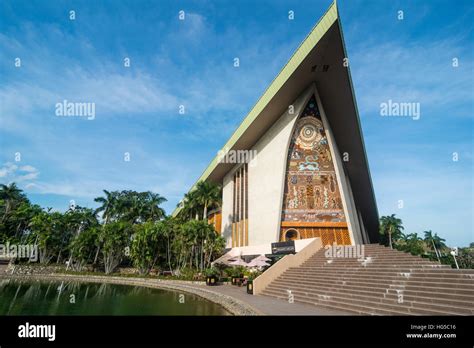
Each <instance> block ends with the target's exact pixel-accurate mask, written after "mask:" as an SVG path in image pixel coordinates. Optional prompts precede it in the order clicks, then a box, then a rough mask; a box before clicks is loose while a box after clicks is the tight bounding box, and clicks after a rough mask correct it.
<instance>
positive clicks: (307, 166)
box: [282, 96, 346, 222]
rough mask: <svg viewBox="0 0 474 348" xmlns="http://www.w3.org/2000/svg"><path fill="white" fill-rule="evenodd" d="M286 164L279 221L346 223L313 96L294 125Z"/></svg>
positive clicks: (327, 146)
mask: <svg viewBox="0 0 474 348" xmlns="http://www.w3.org/2000/svg"><path fill="white" fill-rule="evenodd" d="M287 163H288V164H287V171H286V183H285V193H284V200H283V213H282V221H300V222H325V221H331V222H341V221H346V220H345V217H344V211H343V206H342V200H341V196H340V194H339V188H338V184H337V180H336V173H335V171H334V164H333V161H332V157H331V152H330V150H329V145H328V142H327V139H326V134H325V131H324V126H323V123H322V121H321V116H320V114H319V110H318V106H317V104H316V99H315V98H314V96H313V97H312V98H311V99H310V100H309V102H308V104H307V105H306V108H305V109H304V111H303V114H302V115H301V117H300V118H299V120H298V121H297V123H296V127H295V131H294V133H293V135H292V138H291V142H290V148H289V150H288V160H287Z"/></svg>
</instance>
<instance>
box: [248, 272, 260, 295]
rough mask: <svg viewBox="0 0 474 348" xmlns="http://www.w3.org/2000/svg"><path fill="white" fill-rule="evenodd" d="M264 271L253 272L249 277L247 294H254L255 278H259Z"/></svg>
mask: <svg viewBox="0 0 474 348" xmlns="http://www.w3.org/2000/svg"><path fill="white" fill-rule="evenodd" d="M260 274H262V272H252V273H250V274H249V275H248V278H247V294H250V295H253V280H254V279H255V278H257V277H258V276H259V275H260Z"/></svg>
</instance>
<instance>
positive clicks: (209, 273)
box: [204, 267, 221, 277]
mask: <svg viewBox="0 0 474 348" xmlns="http://www.w3.org/2000/svg"><path fill="white" fill-rule="evenodd" d="M204 274H205V275H206V277H212V276H215V277H219V276H220V275H221V272H220V271H219V269H217V268H215V267H211V268H207V269H206V270H205V271H204Z"/></svg>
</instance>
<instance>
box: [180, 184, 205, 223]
mask: <svg viewBox="0 0 474 348" xmlns="http://www.w3.org/2000/svg"><path fill="white" fill-rule="evenodd" d="M197 198H198V197H197V194H196V191H191V192H188V193H186V194H185V195H184V199H183V201H182V203H180V204H178V205H181V207H182V209H181V211H180V214H179V215H180V217H181V218H182V219H183V220H187V219H188V216H189V220H191V219H192V218H193V215H195V219H196V220H198V218H199V213H198V210H199V208H200V206H199V202H198V199H197Z"/></svg>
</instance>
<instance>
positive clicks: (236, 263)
mask: <svg viewBox="0 0 474 348" xmlns="http://www.w3.org/2000/svg"><path fill="white" fill-rule="evenodd" d="M229 265H232V266H245V267H248V265H249V264H248V263H247V262H245V261H244V260H242V258H241V257H238V258H237V259H236V260H234V261H232V262H229Z"/></svg>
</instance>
